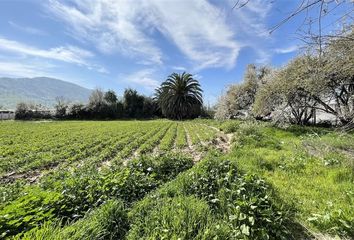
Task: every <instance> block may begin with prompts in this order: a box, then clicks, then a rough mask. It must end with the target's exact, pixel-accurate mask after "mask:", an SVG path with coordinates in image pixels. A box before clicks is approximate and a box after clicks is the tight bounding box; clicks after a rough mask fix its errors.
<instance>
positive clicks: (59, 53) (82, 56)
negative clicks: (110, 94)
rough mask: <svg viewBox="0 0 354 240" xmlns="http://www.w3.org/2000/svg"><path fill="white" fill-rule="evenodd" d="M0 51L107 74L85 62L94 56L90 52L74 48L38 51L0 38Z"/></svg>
mask: <svg viewBox="0 0 354 240" xmlns="http://www.w3.org/2000/svg"><path fill="white" fill-rule="evenodd" d="M0 50H3V51H6V52H13V53H17V54H20V55H24V56H32V57H41V58H46V59H52V60H57V61H63V62H67V63H74V64H77V65H80V66H85V67H87V68H88V69H90V70H97V71H99V72H102V73H104V72H107V70H105V69H104V68H103V67H101V66H98V65H96V64H91V63H89V62H88V61H87V59H88V58H92V57H93V56H94V54H93V53H92V52H90V51H87V50H84V49H81V48H78V47H75V46H70V45H69V46H60V47H55V48H50V49H40V48H36V47H33V46H30V45H27V44H23V43H20V42H17V41H13V40H8V39H6V38H2V37H0Z"/></svg>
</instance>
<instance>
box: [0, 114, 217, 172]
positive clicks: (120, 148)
mask: <svg viewBox="0 0 354 240" xmlns="http://www.w3.org/2000/svg"><path fill="white" fill-rule="evenodd" d="M0 125H1V131H0V142H1V145H0V177H1V178H2V179H5V178H6V177H11V176H14V177H20V174H23V173H28V171H36V172H40V171H43V170H48V169H51V168H53V167H56V166H58V165H65V166H69V165H74V166H76V165H75V164H85V161H88V160H90V163H91V164H92V162H95V163H96V164H97V163H100V162H102V161H108V160H115V161H119V160H121V159H127V158H130V157H134V156H137V155H142V154H148V153H152V152H153V151H154V150H155V152H156V151H169V150H172V149H174V148H178V149H183V148H186V147H188V142H187V134H188V135H189V136H191V137H192V140H193V141H192V144H193V145H194V144H195V145H198V144H199V138H198V135H197V134H196V133H195V130H194V129H201V128H202V131H204V130H208V129H206V127H205V126H202V125H200V124H197V123H177V122H172V121H144V122H140V121H134V122H133V121H118V122H79V121H72V122H71V121H70V122H27V123H23V122H3V123H0ZM196 125H198V126H196ZM187 131H190V132H189V133H187ZM208 131H210V130H208ZM208 131H207V132H206V133H202V134H201V133H200V134H201V136H202V139H203V141H209V140H211V139H212V138H213V137H215V134H214V135H213V134H210V133H209V132H208Z"/></svg>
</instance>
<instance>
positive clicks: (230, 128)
mask: <svg viewBox="0 0 354 240" xmlns="http://www.w3.org/2000/svg"><path fill="white" fill-rule="evenodd" d="M240 124H241V123H240V122H239V121H234V120H230V121H226V122H224V123H222V124H221V126H220V130H221V131H223V132H224V133H234V132H236V131H237V129H238V128H239V126H240Z"/></svg>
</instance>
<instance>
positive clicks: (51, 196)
mask: <svg viewBox="0 0 354 240" xmlns="http://www.w3.org/2000/svg"><path fill="white" fill-rule="evenodd" d="M59 198H60V194H59V193H57V192H54V191H43V190H40V189H38V188H31V189H28V192H27V194H26V195H24V196H22V197H20V198H18V199H16V200H15V201H13V202H12V203H11V204H9V205H6V206H5V207H4V208H3V209H1V210H0V232H1V236H2V237H5V236H9V235H15V234H17V233H20V232H21V231H24V230H27V229H31V228H33V227H36V226H37V224H38V223H41V222H44V221H48V220H52V219H54V217H55V215H56V213H57V212H56V211H57V210H58V208H56V206H57V204H58V200H59Z"/></svg>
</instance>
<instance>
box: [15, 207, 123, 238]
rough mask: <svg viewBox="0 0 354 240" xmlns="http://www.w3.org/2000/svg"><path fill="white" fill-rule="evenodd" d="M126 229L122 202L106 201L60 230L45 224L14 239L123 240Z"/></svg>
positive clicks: (53, 225) (57, 225)
mask: <svg viewBox="0 0 354 240" xmlns="http://www.w3.org/2000/svg"><path fill="white" fill-rule="evenodd" d="M128 227H129V222H128V215H127V211H126V209H125V207H124V204H123V202H122V201H108V202H107V203H105V204H104V205H102V206H101V207H100V208H98V209H96V210H95V211H92V212H90V213H89V214H87V215H86V216H85V218H83V219H81V220H79V221H77V222H75V223H74V224H72V225H68V226H66V227H64V228H61V226H60V224H58V223H56V224H55V223H50V222H46V223H44V224H43V225H42V226H40V227H37V228H34V229H32V230H31V231H29V232H27V233H25V234H20V235H17V236H16V237H15V238H14V239H23V240H34V239H54V240H65V239H71V240H76V239H77V240H79V239H96V240H99V239H107V238H108V239H123V237H124V235H125V233H126V232H127V230H128Z"/></svg>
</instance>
